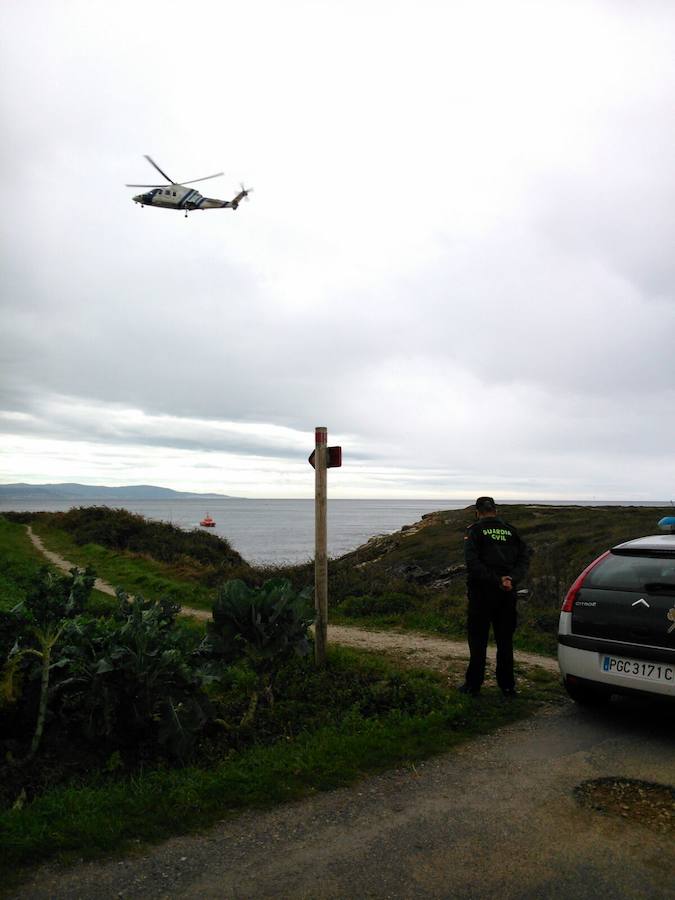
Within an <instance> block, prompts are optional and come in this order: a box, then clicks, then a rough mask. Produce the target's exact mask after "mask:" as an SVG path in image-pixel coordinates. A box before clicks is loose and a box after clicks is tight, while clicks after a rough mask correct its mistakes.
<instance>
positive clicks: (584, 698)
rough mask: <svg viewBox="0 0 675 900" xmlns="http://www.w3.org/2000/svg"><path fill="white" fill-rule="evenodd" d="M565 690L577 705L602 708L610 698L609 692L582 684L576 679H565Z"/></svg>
mask: <svg viewBox="0 0 675 900" xmlns="http://www.w3.org/2000/svg"><path fill="white" fill-rule="evenodd" d="M565 689H566V690H567V693H568V694H569V695H570V697H571V698H572V700H574V702H575V703H578V704H580V705H581V706H602V705H603V704H604V703H607V702H608V701H609V698H610V696H611V695H610V694H609V692H608V691H605V690H603V689H602V688H599V687H594V686H593V685H590V684H582V683H580V682H579V681H577V680H576V679H575V680H574V681H571V680H570V679H569V678H566V679H565Z"/></svg>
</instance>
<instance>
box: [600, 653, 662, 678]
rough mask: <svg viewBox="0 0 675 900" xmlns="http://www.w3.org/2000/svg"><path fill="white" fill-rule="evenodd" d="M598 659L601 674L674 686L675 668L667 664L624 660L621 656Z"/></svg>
mask: <svg viewBox="0 0 675 900" xmlns="http://www.w3.org/2000/svg"><path fill="white" fill-rule="evenodd" d="M600 659H601V666H602V670H603V672H608V673H609V674H611V675H624V676H626V677H627V678H638V679H640V680H641V681H642V680H644V681H655V682H657V683H658V684H673V685H675V666H670V665H668V664H667V663H658V662H645V661H644V660H638V659H625V658H624V657H622V656H602V657H601V658H600Z"/></svg>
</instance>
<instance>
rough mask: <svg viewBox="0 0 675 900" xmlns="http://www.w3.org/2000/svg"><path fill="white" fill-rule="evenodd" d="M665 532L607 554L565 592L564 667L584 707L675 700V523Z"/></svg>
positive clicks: (664, 524)
mask: <svg viewBox="0 0 675 900" xmlns="http://www.w3.org/2000/svg"><path fill="white" fill-rule="evenodd" d="M659 527H660V528H661V529H662V531H663V532H664V533H662V534H657V535H652V536H651V537H643V538H638V539H637V540H633V541H627V542H626V543H624V544H619V545H618V546H617V547H613V548H612V549H611V550H608V551H607V552H606V553H603V554H602V556H599V557H598V558H597V559H596V560H594V562H592V563H591V564H590V566H588V567H587V568H586V569H584V571H583V572H582V573H581V574H580V575H579V577H578V578H577V579H576V581H575V582H574V583H573V584H572V586H571V588H570V589H569V591H568V592H567V596H566V597H565V601H564V603H563V606H562V610H561V613H560V624H559V627H558V662H559V663H560V671H561V673H562V676H563V681H564V683H565V687H566V688H567V692H568V693H569V695H570V696H571V697H572V699H573V700H576V701H577V702H578V703H587V704H588V703H600V702H603V701H604V700H608V699H609V697H610V696H611V695H612V694H619V693H638V694H640V693H642V694H660V695H663V696H665V697H671V698H673V699H675V516H666V518H664V519H661V521H660V522H659Z"/></svg>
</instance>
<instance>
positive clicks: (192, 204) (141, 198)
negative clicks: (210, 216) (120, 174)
mask: <svg viewBox="0 0 675 900" xmlns="http://www.w3.org/2000/svg"><path fill="white" fill-rule="evenodd" d="M144 155H145V158H146V159H147V161H148V162H149V163H150V165H151V166H154V168H155V169H157V171H158V172H159V174H160V175H161V176H162V177H163V178H165V179H166V180H167V182H168V184H127V185H126V187H142V188H151V190H149V191H147V192H146V193H145V194H136V196H135V197H134V198H133V201H134V203H139V204H140V205H141V208H143V207H144V206H158V207H160V208H161V209H182V210H185V218H186V219H187V214H188V211H192V210H193V209H226V208H229V209H237V207H238V206H239V204H240V203H241V201H242V200H244V199H248V195H249V194H250V193H251V191H252V190H253V188H245V187H244V185H243V184H242V185H241V190H240V191H239V193H238V194H237V196H236V197H235V198H234V199H233V200H216V199H214V198H212V197H202V195H201V194H200V193H199V191H195V190H194V189H193V188H189V187H185V185H186V184H195V182H197V181H208V180H209V178H220V176H221V175H224V174H225V173H224V172H216V174H215V175H206V176H204V178H191V179H190V180H188V181H180V182H178V181H174V180H173V178H169V176H168V175H167V174H166V172H163V171H162V170H161V169H160V167H159V166H158V165H157V163H156V162H155V161H154V159H152V157H150V156H148V155H147V153H146V154H144Z"/></svg>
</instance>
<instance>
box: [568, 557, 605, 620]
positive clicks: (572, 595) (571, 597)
mask: <svg viewBox="0 0 675 900" xmlns="http://www.w3.org/2000/svg"><path fill="white" fill-rule="evenodd" d="M609 553H610V551H609V550H605V552H604V553H603V554H602V556H599V557H598V558H597V559H594V560H593V562H592V563H591V564H590V566H586V568H585V569H584V571H583V572H582V573H581V575H579V577H578V578H577V579H576V580H575V581H574V582H573V584H572V587H571V588H570V589H569V591H568V592H567V594H566V596H565V600H564V602H563V605H562V609H561V612H572V607H573V606H574V601H575V600H576V599H577V596H578V594H579V591H580V590H581V588H582V587H583V583H584V581H585V580H586V576H587V575H588V573H589V572H590V571H591V569H594V568H595V567H596V566H597V565H598V563H601V562H602V561H603V559H604V558H605V557H606V556H609Z"/></svg>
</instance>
